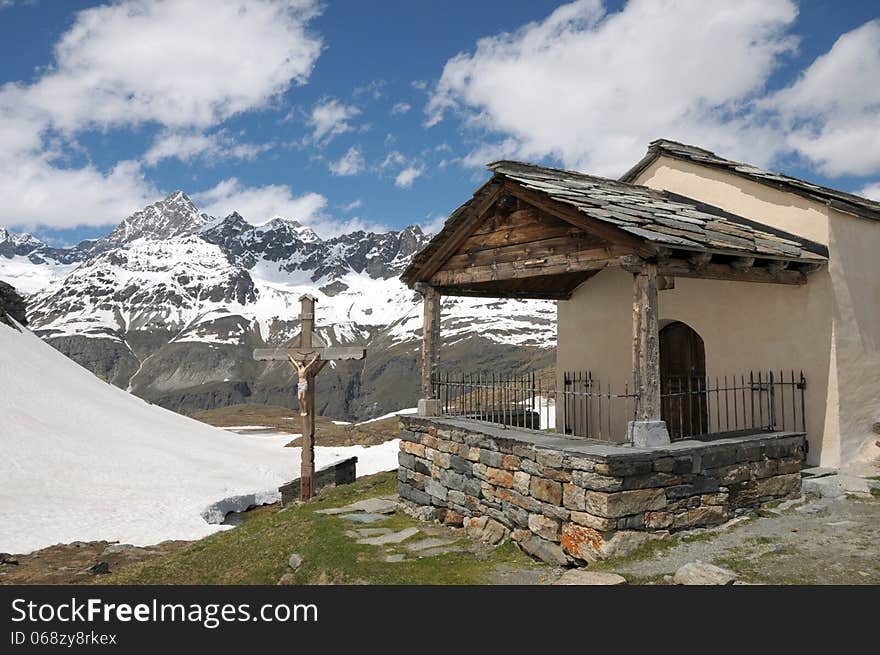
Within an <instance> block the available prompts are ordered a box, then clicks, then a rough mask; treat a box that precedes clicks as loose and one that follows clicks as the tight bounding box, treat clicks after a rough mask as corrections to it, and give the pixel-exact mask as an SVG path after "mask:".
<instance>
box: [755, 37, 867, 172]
mask: <svg viewBox="0 0 880 655" xmlns="http://www.w3.org/2000/svg"><path fill="white" fill-rule="evenodd" d="M763 105H764V106H766V107H767V108H769V109H773V110H775V111H778V112H779V114H780V115H781V117H782V120H783V122H784V124H785V127H786V128H787V129H788V130H789V134H788V143H789V145H790V146H791V147H792V148H793V149H794V150H797V151H798V152H799V153H801V154H802V155H803V156H805V157H806V158H807V159H809V160H810V161H811V162H813V163H814V164H815V165H816V167H817V168H818V169H819V171H821V172H822V173H825V174H826V175H831V176H839V175H867V174H870V173H873V172H875V171H877V170H880V20H873V21H870V22H868V23H865V24H864V25H862V26H861V27H859V28H857V29H854V30H852V31H851V32H847V33H846V34H844V35H843V36H841V37H840V38H839V39H838V40H837V42H836V43H835V44H834V46H833V47H832V48H831V50H830V51H829V52H828V53H826V54H825V55H822V56H821V57H818V58H817V59H816V60H815V61H814V62H813V63H812V65H810V67H809V68H807V69H806V70H805V71H804V72H803V74H802V75H801V76H800V78H799V79H798V80H797V81H796V82H795V83H794V84H792V85H791V86H789V87H788V88H786V89H784V90H782V91H780V92H778V93H776V94H774V95H773V96H771V97H770V98H769V99H767V100H766V101H765V102H764V103H763Z"/></svg>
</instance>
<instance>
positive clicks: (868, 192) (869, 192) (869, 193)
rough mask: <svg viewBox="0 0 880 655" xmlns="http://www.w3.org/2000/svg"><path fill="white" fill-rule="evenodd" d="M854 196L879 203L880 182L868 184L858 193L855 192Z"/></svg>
mask: <svg viewBox="0 0 880 655" xmlns="http://www.w3.org/2000/svg"><path fill="white" fill-rule="evenodd" d="M856 194H857V195H860V196H862V197H864V198H870V199H871V200H876V201H878V202H880V182H874V183H873V184H869V185H867V186H866V187H864V188H863V189H861V190H860V191H856Z"/></svg>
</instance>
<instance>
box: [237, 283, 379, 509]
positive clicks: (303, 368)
mask: <svg viewBox="0 0 880 655" xmlns="http://www.w3.org/2000/svg"><path fill="white" fill-rule="evenodd" d="M299 302H300V315H299V319H300V326H301V329H300V333H299V335H298V336H297V337H296V338H295V339H294V343H293V345H291V346H290V347H287V348H257V349H255V350H254V359H256V360H259V361H286V362H290V364H291V366H293V367H294V368H295V369H296V371H297V375H298V376H299V382H298V385H297V398H298V400H299V410H300V411H299V413H300V416H301V417H302V433H303V436H302V471H301V473H300V498H301V499H302V500H308V499H309V498H311V497H312V495H313V494H314V491H315V485H314V481H315V378H316V377H317V376H318V373H320V372H321V370H322V369H323V368H324V366H326V365H327V362H330V361H341V360H352V359H363V358H364V357H366V356H367V350H366V348H363V347H361V346H355V347H344V346H328V345H326V344H325V343H323V342H322V340H321V338H320V337H319V336H318V334H317V333H316V332H315V298H314V297H313V296H310V295H308V294H306V295H304V296H302V297H301V298H300V299H299Z"/></svg>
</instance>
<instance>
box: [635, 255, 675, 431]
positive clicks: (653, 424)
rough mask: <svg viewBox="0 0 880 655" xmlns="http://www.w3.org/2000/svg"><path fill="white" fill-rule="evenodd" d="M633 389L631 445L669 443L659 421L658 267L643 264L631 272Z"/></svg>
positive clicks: (663, 425) (652, 263)
mask: <svg viewBox="0 0 880 655" xmlns="http://www.w3.org/2000/svg"><path fill="white" fill-rule="evenodd" d="M633 280H634V285H633V387H634V389H635V393H636V394H637V397H636V407H635V420H634V421H632V422H631V423H630V424H629V436H630V438H631V440H632V442H633V444H634V445H637V446H653V445H660V444H663V443H669V433H668V431H667V430H666V424H665V423H664V422H663V421H662V420H661V418H660V326H659V307H658V303H657V264H656V263H655V262H647V261H646V262H643V263H642V266H641V269H640V270H639V271H638V272H636V273H633Z"/></svg>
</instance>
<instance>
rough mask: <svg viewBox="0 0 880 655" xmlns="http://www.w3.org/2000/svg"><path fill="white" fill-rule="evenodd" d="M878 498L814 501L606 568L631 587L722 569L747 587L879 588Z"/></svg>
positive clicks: (879, 499) (614, 563) (879, 502)
mask: <svg viewBox="0 0 880 655" xmlns="http://www.w3.org/2000/svg"><path fill="white" fill-rule="evenodd" d="M878 555H880V498H876V497H858V498H857V497H852V496H851V497H844V498H838V499H833V500H830V499H829V500H826V499H822V500H814V501H810V502H807V503H805V504H803V505H799V506H796V507H793V508H790V509H788V510H785V511H783V512H782V513H781V514H779V515H776V514H773V513H769V514H765V516H763V517H759V518H753V519H750V520H748V521H744V522H742V523H740V524H737V525H735V526H733V527H732V528H730V529H728V530H726V531H724V532H721V533H714V534H713V533H706V534H703V535H699V536H696V537H685V538H682V539H679V540H678V541H677V545H675V546H673V547H671V548H664V549H658V550H657V551H655V552H654V553H653V554H652V555H649V556H648V557H645V558H643V559H640V560H634V561H626V560H623V561H620V562H607V563H605V564H603V565H602V568H603V569H606V570H611V571H614V572H615V573H620V574H621V575H623V576H624V577H625V578H627V580H629V581H630V582H631V583H632V582H640V581H641V582H656V583H661V584H662V583H663V582H668V580H664V577H663V576H664V575H671V574H673V573H674V572H675V571H676V569H678V567H680V566H681V565H683V564H686V563H688V562H693V561H695V560H701V561H703V562H711V563H714V564H718V565H720V566H725V567H727V568H729V569H732V570H734V571H736V572H737V573H739V574H740V579H741V580H742V581H746V582H755V583H766V584H880V557H878Z"/></svg>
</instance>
